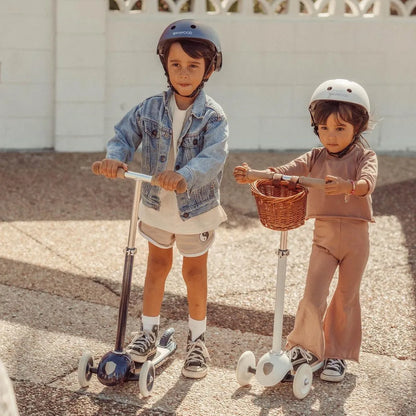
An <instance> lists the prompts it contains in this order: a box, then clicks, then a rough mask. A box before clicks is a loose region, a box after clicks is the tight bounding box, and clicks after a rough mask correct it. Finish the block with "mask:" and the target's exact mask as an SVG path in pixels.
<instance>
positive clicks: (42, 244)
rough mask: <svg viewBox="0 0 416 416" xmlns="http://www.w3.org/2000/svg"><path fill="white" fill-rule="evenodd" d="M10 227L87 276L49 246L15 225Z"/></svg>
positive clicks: (11, 224)
mask: <svg viewBox="0 0 416 416" xmlns="http://www.w3.org/2000/svg"><path fill="white" fill-rule="evenodd" d="M10 226H11V227H12V228H14V229H15V230H17V231H19V232H20V233H22V234H23V235H25V236H26V237H28V238H30V239H31V240H32V241H34V242H35V243H37V244H39V245H40V246H41V247H43V248H45V249H46V250H48V251H49V252H51V253H52V254H53V255H55V256H56V257H58V258H60V259H62V260H64V261H66V262H67V263H68V264H69V265H70V266H72V267H73V268H74V269H76V270H77V271H79V272H81V273H82V274H85V275H87V274H88V273H87V272H86V271H85V270H83V269H82V268H81V267H79V266H77V265H76V264H74V263H73V262H72V261H71V260H70V259H69V258H68V257H66V256H63V255H62V254H60V253H59V252H57V251H56V250H54V249H53V248H52V247H50V246H49V245H47V244H46V243H45V242H44V241H42V240H39V239H38V238H36V237H34V236H33V235H32V234H30V233H28V232H27V231H25V230H23V229H21V228H19V227H18V226H17V225H16V224H13V223H10Z"/></svg>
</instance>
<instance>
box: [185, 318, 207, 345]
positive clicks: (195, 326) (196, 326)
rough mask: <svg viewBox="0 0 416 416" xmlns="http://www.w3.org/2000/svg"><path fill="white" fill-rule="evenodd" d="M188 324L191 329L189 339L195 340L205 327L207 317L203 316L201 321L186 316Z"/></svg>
mask: <svg viewBox="0 0 416 416" xmlns="http://www.w3.org/2000/svg"><path fill="white" fill-rule="evenodd" d="M188 325H189V329H190V331H191V339H192V341H195V340H196V339H197V338H198V337H199V336H200V335H201V334H203V333H204V332H205V331H206V329H207V318H204V319H203V320H202V321H197V320H196V319H192V318H191V317H190V316H189V317H188Z"/></svg>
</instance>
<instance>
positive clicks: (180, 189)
mask: <svg viewBox="0 0 416 416" xmlns="http://www.w3.org/2000/svg"><path fill="white" fill-rule="evenodd" d="M91 169H92V171H93V173H94V174H95V175H101V173H100V170H101V162H100V161H97V162H94V163H93V164H92V166H91ZM117 178H120V179H125V178H126V179H133V180H136V181H143V182H149V183H151V184H152V185H156V186H159V184H158V181H157V179H156V177H154V176H150V175H145V174H144V173H138V172H131V171H129V170H128V171H125V170H124V169H123V168H118V170H117ZM175 191H176V192H177V193H178V194H183V193H184V192H185V191H186V181H185V179H182V180H180V181H179V182H178V184H177V186H176V189H175Z"/></svg>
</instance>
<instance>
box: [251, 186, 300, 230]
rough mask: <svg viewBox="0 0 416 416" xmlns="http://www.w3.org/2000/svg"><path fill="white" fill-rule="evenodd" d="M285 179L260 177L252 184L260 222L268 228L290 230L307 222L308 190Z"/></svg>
mask: <svg viewBox="0 0 416 416" xmlns="http://www.w3.org/2000/svg"><path fill="white" fill-rule="evenodd" d="M289 185H290V184H289V183H288V182H285V181H281V182H277V181H273V180H270V179H260V180H257V181H256V182H254V183H252V184H251V193H252V194H253V196H254V198H255V200H256V204H257V211H258V214H259V218H260V222H261V223H262V224H263V225H264V226H265V227H267V228H270V229H272V230H277V231H288V230H293V229H294V228H298V227H300V226H301V225H303V224H304V223H305V217H306V196H307V190H306V189H305V188H304V187H303V186H300V185H297V186H296V188H294V187H292V186H289Z"/></svg>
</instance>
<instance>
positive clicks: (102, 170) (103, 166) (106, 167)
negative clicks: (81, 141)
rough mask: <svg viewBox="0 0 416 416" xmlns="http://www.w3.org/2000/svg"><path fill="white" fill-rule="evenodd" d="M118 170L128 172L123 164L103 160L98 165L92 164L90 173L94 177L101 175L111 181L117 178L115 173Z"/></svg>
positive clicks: (112, 160) (111, 160) (118, 161)
mask: <svg viewBox="0 0 416 416" xmlns="http://www.w3.org/2000/svg"><path fill="white" fill-rule="evenodd" d="M120 168H121V169H123V170H124V171H125V172H127V170H128V167H127V165H126V164H125V163H123V162H121V161H120V160H116V159H103V160H102V161H101V162H100V163H94V164H93V165H92V171H93V172H94V173H95V174H96V175H103V176H105V177H107V178H111V179H114V178H117V171H118V169H120Z"/></svg>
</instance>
